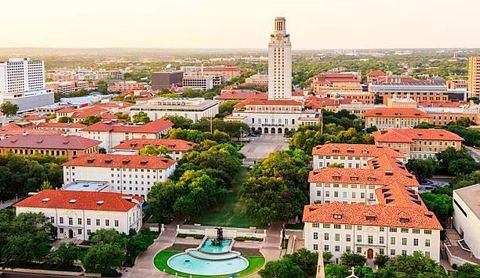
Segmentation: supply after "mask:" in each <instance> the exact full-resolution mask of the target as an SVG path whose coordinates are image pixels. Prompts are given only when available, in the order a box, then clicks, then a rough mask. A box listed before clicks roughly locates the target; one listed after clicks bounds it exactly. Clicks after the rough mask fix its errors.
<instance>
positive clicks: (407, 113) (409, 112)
mask: <svg viewBox="0 0 480 278" xmlns="http://www.w3.org/2000/svg"><path fill="white" fill-rule="evenodd" d="M363 116H365V117H393V118H430V116H429V115H428V114H427V113H425V112H423V111H421V110H418V109H416V108H375V109H372V110H368V111H365V113H364V114H363Z"/></svg>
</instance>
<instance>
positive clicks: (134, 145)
mask: <svg viewBox="0 0 480 278" xmlns="http://www.w3.org/2000/svg"><path fill="white" fill-rule="evenodd" d="M146 146H152V147H154V148H159V147H160V146H162V147H165V148H166V150H167V153H166V155H168V156H170V157H171V158H172V159H175V160H176V161H178V160H180V159H181V158H182V156H183V154H184V153H185V152H188V151H189V150H191V149H193V147H194V146H195V144H194V143H192V142H189V141H185V140H181V139H129V140H125V141H122V142H121V143H120V144H118V145H116V146H114V147H113V150H112V152H113V153H114V154H138V153H139V151H140V150H141V149H142V148H144V147H146Z"/></svg>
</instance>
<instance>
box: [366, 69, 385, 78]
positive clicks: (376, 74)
mask: <svg viewBox="0 0 480 278" xmlns="http://www.w3.org/2000/svg"><path fill="white" fill-rule="evenodd" d="M386 75H387V73H386V72H384V71H383V70H371V71H369V72H368V74H367V76H368V77H379V76H386Z"/></svg>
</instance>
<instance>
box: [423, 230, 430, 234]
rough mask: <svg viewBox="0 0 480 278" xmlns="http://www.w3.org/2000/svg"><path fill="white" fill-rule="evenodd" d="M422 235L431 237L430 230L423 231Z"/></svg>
mask: <svg viewBox="0 0 480 278" xmlns="http://www.w3.org/2000/svg"><path fill="white" fill-rule="evenodd" d="M423 233H424V234H426V235H431V234H432V230H423Z"/></svg>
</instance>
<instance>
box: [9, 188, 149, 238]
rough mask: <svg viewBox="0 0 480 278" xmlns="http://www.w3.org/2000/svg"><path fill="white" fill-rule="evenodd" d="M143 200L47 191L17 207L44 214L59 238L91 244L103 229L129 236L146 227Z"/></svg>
mask: <svg viewBox="0 0 480 278" xmlns="http://www.w3.org/2000/svg"><path fill="white" fill-rule="evenodd" d="M142 203H143V199H142V198H140V197H137V196H129V195H122V194H119V193H110V192H87V191H68V190H44V191H42V192H40V193H37V194H35V195H32V196H30V197H28V198H26V199H24V200H22V201H20V202H18V203H17V204H16V205H15V208H16V213H17V215H18V214H20V213H43V214H44V215H45V217H46V218H47V219H48V220H49V221H50V222H51V223H52V225H53V226H54V227H55V238H57V239H67V238H70V239H77V240H89V238H90V235H91V234H92V233H94V232H96V231H97V230H99V229H114V230H115V231H117V232H119V233H124V234H129V233H130V231H131V230H133V231H136V232H138V231H140V228H141V227H142Z"/></svg>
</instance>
